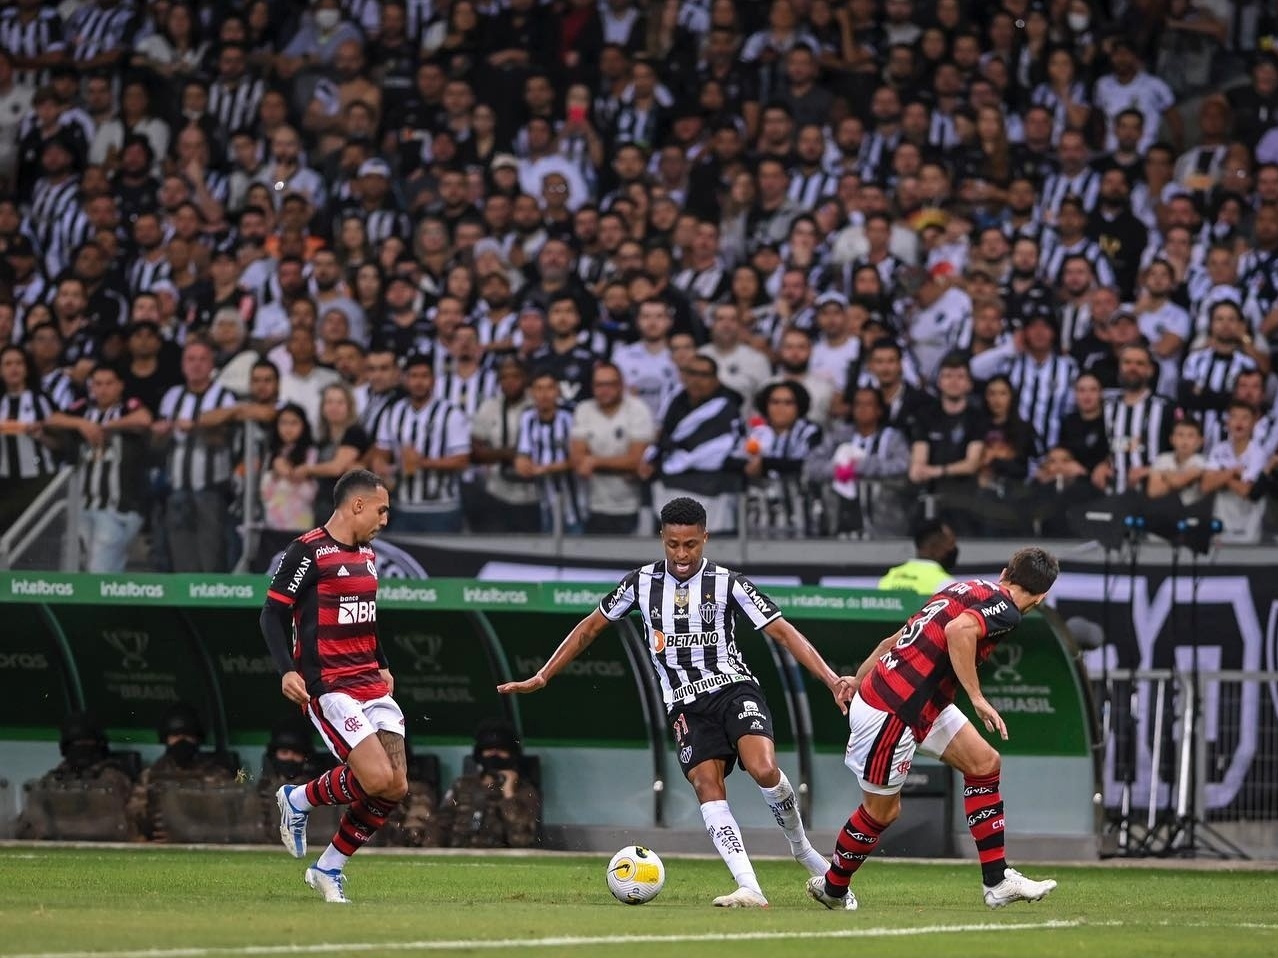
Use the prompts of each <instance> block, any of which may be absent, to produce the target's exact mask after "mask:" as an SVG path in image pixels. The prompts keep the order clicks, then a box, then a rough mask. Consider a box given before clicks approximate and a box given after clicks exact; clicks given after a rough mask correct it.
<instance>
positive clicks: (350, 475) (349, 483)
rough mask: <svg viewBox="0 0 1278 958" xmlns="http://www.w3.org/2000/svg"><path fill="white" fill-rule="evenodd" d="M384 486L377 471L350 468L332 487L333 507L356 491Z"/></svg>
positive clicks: (382, 487) (366, 490)
mask: <svg viewBox="0 0 1278 958" xmlns="http://www.w3.org/2000/svg"><path fill="white" fill-rule="evenodd" d="M385 488H386V482H385V480H383V479H382V477H381V476H379V475H378V474H377V473H375V472H372V471H370V470H368V469H352V470H351V471H350V472H347V473H346V474H344V475H343V476H342V478H340V479H338V480H337V485H335V486H334V487H333V508H334V509H336V508H337V507H338V506H340V505H341V504H342V503H344V502H345V501H346V500H347V499H349V498H350V497H351V496H353V495H355V494H357V493H360V492H372V491H373V490H374V489H385Z"/></svg>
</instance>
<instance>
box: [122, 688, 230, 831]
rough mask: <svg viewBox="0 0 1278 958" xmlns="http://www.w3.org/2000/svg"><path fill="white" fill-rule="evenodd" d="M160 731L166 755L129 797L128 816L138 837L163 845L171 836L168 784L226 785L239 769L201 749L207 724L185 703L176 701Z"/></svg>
mask: <svg viewBox="0 0 1278 958" xmlns="http://www.w3.org/2000/svg"><path fill="white" fill-rule="evenodd" d="M156 732H157V737H158V738H159V742H160V744H161V745H163V746H164V754H163V755H161V756H160V757H159V758H157V759H156V760H155V761H154V762H152V763H151V764H150V765H149V766H148V767H147V768H145V769H143V770H142V774H141V775H140V776H139V777H138V781H137V784H136V785H134V786H133V794H132V795H131V796H130V797H129V806H128V814H129V816H130V818H131V819H132V821H133V827H134V828H136V829H137V833H138V835H140V836H141V837H143V838H146V839H150V840H151V841H156V842H162V841H165V840H166V839H167V835H166V833H165V830H164V817H163V815H162V813H161V811H160V801H159V799H160V793H161V792H162V791H163V790H164V788H165V787H166V785H173V784H181V785H182V786H183V787H185V788H197V789H198V788H200V787H201V786H217V785H226V784H228V783H230V782H234V781H235V769H232V768H230V767H228V765H227V763H226V759H225V756H223V755H220V754H219V753H217V752H206V751H202V750H201V748H200V746H201V745H202V744H203V743H204V723H203V722H202V721H201V720H200V716H199V713H198V712H196V710H195V709H194V708H193V707H192V706H191V705H188V704H187V703H185V702H175V703H174V704H173V705H171V706H169V708H167V709H166V710H165V711H164V714H163V715H162V716H161V717H160V721H159V724H158V726H157V729H156Z"/></svg>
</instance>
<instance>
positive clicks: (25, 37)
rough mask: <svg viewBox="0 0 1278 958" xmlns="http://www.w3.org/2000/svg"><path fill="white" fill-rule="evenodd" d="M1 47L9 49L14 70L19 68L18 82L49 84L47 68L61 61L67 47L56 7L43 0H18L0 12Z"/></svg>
mask: <svg viewBox="0 0 1278 958" xmlns="http://www.w3.org/2000/svg"><path fill="white" fill-rule="evenodd" d="M0 47H3V48H4V49H5V50H6V51H8V54H9V56H10V58H11V59H12V61H13V66H14V69H16V70H18V71H20V72H19V73H18V77H17V80H18V82H19V83H21V84H22V85H24V86H39V85H41V84H44V83H48V82H49V75H48V68H49V67H51V66H53V65H54V64H57V63H60V62H62V60H63V59H64V58H65V56H66V48H67V45H66V41H65V40H64V39H63V35H62V19H61V17H59V16H58V11H57V9H56V8H55V7H54V6H53V5H47V6H46V5H45V4H44V3H43V2H42V0H18V2H17V4H16V5H14V6H11V7H8V8H7V9H6V10H4V11H3V13H0Z"/></svg>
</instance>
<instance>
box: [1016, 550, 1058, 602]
mask: <svg viewBox="0 0 1278 958" xmlns="http://www.w3.org/2000/svg"><path fill="white" fill-rule="evenodd" d="M1060 574H1061V564H1060V562H1058V561H1057V559H1056V556H1054V555H1052V554H1051V553H1050V552H1048V551H1047V550H1046V549H1040V548H1038V546H1029V547H1027V548H1025V549H1017V550H1016V551H1015V552H1013V553H1012V558H1011V559H1009V560H1008V562H1007V581H1008V582H1009V583H1011V584H1012V585H1019V586H1020V587H1021V588H1022V589H1024V590H1025V591H1026V592H1028V593H1029V594H1030V595H1042V594H1043V593H1045V592H1046V591H1047V590H1048V589H1050V588H1051V587H1052V583H1053V582H1055V581H1056V577H1057V576H1058V575H1060Z"/></svg>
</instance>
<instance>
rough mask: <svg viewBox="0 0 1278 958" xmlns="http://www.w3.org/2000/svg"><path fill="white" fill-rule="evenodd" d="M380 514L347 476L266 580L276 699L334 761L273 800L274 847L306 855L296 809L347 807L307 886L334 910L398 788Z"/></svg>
mask: <svg viewBox="0 0 1278 958" xmlns="http://www.w3.org/2000/svg"><path fill="white" fill-rule="evenodd" d="M389 515H390V505H389V499H388V497H387V493H386V484H385V483H384V482H382V480H381V479H380V478H379V477H378V476H377V475H376V474H374V473H371V472H369V471H367V470H365V469H357V470H353V471H351V472H348V473H346V474H345V475H344V476H342V478H341V479H339V480H338V481H337V486H336V487H335V488H334V490H333V516H332V518H331V519H329V520H328V522H327V523H326V524H325V525H324V526H322V527H320V528H319V529H312V530H311V531H310V532H308V533H306V534H305V535H304V536H300V537H298V538H297V539H294V540H293V541H292V542H291V543H290V544H289V547H288V549H287V550H286V551H285V552H284V558H283V559H282V560H281V561H280V567H279V569H278V570H277V571H276V573H275V577H274V578H273V579H272V580H271V587H270V590H269V591H268V592H267V593H266V605H265V606H263V608H262V618H261V623H262V634H263V635H264V636H265V637H266V644H267V646H269V647H270V650H271V658H272V659H274V660H275V666H276V668H278V669H279V670H280V674H281V676H282V679H281V682H280V686H281V688H282V690H283V692H284V697H285V698H287V699H288V700H289V701H291V702H296V703H297V704H298V705H300V706H303V708H304V709H305V710H306V714H307V715H309V716H310V719H311V721H312V722H313V723H314V724H315V727H316V728H318V729H319V731H320V735H321V736H322V737H323V738H324V741H325V742H326V743H327V744H328V747H329V750H330V751H331V752H332V753H333V754H334V755H335V756H337V759H338V761H340V762H341V763H342V764H341V765H339V766H337V768H335V769H333V770H332V771H330V772H326V773H325V774H323V775H321V776H320V777H319V778H317V779H315V780H314V781H311V782H307V783H306V784H305V785H285V786H284V787H282V788H281V789H280V790H279V791H278V792H276V794H275V800H276V802H277V803H278V804H279V809H280V840H281V841H283V843H284V847H285V848H287V849H288V850H289V853H290V854H291V855H292V856H293V857H294V858H301V857H302V856H303V855H305V854H306V819H307V814H308V813H309V812H310V810H311V809H312V808H314V807H315V806H316V805H349V806H350V808H348V809H347V810H346V814H345V815H343V816H342V821H341V824H340V825H339V826H338V829H337V834H336V835H334V836H333V842H332V844H331V845H329V846H328V848H327V849H325V850H324V854H322V855H321V856H320V858H319V861H317V862H316V863H315V864H314V865H313V866H311V867H310V868H308V869H306V876H305V877H306V884H308V885H310V886H311V887H312V888H314V889H315V890H316V891H318V892H319V893H320V894H322V895H323V896H324V900H325V901H329V902H338V903H345V902H346V901H347V898H346V895H345V884H346V876H345V875H343V874H342V867H343V866H344V865H345V864H346V861H347V859H349V858H350V857H351V856H352V855H354V854H355V852H356V851H358V850H359V849H360V848H361V847H362V846H363V845H364V844H365V843H366V842H367V841H368V840H369V839H370V838H372V836H373V833H374V832H375V831H377V829H379V828H380V827H381V826H382V825H384V824H385V823H386V816H387V815H389V814H390V813H391V811H392V810H393V809H394V808H395V806H396V805H397V804H398V803H399V801H400V800H401V799H402V798H403V797H404V796H405V795H406V794H407V793H408V779H407V774H406V763H405V760H404V714H403V713H402V712H401V711H400V710H399V706H398V705H396V704H395V700H394V699H393V698H391V691H392V689H393V688H394V680H393V679H392V678H391V674H390V671H389V669H388V668H387V664H386V656H385V654H384V653H383V652H382V648H381V645H380V643H378V641H377V567H376V565H375V564H374V561H373V550H372V548H371V547H370V546H369V543H370V542H372V541H373V538H374V537H375V536H376V535H377V533H378V532H380V531H381V530H382V529H383V528H384V527H385V525H386V520H387V518H388V517H389Z"/></svg>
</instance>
